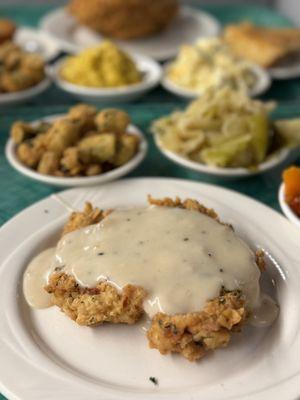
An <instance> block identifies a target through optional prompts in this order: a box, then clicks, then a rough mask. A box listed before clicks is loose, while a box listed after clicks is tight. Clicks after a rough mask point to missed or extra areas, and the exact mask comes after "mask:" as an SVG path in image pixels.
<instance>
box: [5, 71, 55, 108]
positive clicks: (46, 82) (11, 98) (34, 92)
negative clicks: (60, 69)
mask: <svg viewBox="0 0 300 400" xmlns="http://www.w3.org/2000/svg"><path fill="white" fill-rule="evenodd" d="M50 85H51V80H50V79H49V77H47V76H46V77H45V78H44V79H43V80H42V81H41V82H39V83H38V84H37V85H35V86H32V87H31V88H29V89H25V90H21V91H20V92H15V93H0V106H8V105H12V104H18V103H24V102H25V101H27V100H30V99H32V98H34V97H36V96H38V95H39V94H41V93H43V92H45V91H46V90H47V89H48V88H49V86H50Z"/></svg>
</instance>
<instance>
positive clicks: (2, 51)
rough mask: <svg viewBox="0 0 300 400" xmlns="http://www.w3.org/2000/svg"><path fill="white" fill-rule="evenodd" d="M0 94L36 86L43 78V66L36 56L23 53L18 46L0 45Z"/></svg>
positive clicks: (40, 59) (13, 44)
mask: <svg viewBox="0 0 300 400" xmlns="http://www.w3.org/2000/svg"><path fill="white" fill-rule="evenodd" d="M0 67H1V68H0V92H2V93H11V92H19V91H21V90H25V89H28V88H30V87H32V86H35V85H37V84H38V83H39V82H41V81H42V80H43V79H44V77H45V65H44V61H43V60H42V58H41V57H40V56H39V55H37V54H31V53H26V52H24V51H23V50H22V49H21V48H20V47H19V46H18V45H16V44H15V43H12V42H5V43H3V44H2V45H0Z"/></svg>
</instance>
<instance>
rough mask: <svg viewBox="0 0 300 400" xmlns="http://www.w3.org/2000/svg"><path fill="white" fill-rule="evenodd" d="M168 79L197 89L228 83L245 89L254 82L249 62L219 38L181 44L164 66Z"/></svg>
mask: <svg viewBox="0 0 300 400" xmlns="http://www.w3.org/2000/svg"><path fill="white" fill-rule="evenodd" d="M166 76H167V78H168V79H170V81H171V82H174V83H175V84H177V85H179V86H181V87H183V88H186V89H191V90H195V91H196V92H198V93H202V92H203V91H205V90H207V89H209V88H212V87H213V88H223V87H230V88H233V89H238V90H244V91H246V92H248V91H249V90H250V89H251V88H253V86H254V85H255V83H256V80H257V77H256V75H255V74H254V72H253V64H251V63H249V62H248V61H245V60H243V59H241V58H239V57H237V56H236V55H235V54H234V53H233V52H232V51H231V49H230V48H229V46H228V45H227V44H226V43H225V42H224V41H223V40H222V39H221V38H209V39H201V40H198V42H196V43H195V44H194V45H184V46H182V47H181V50H180V52H179V54H178V56H177V58H176V59H175V61H174V62H172V63H171V64H170V65H169V66H168V68H167V73H166Z"/></svg>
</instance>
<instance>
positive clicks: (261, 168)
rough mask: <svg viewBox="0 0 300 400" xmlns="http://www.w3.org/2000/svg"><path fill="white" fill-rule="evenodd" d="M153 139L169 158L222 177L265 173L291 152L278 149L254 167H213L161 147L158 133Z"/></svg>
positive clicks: (243, 176) (193, 169)
mask: <svg viewBox="0 0 300 400" xmlns="http://www.w3.org/2000/svg"><path fill="white" fill-rule="evenodd" d="M154 141H155V144H156V146H157V148H158V149H159V150H160V152H161V153H162V154H163V155H164V156H166V157H167V158H168V159H169V160H171V161H173V162H175V163H176V164H178V165H181V166H183V167H185V168H188V169H190V170H192V171H196V172H200V173H202V174H207V175H212V176H218V177H222V178H228V179H231V178H232V179H235V178H246V177H248V176H254V175H258V174H262V173H265V172H267V171H269V170H271V169H273V168H275V167H277V166H278V165H280V164H282V163H283V162H284V161H286V160H287V159H289V158H290V156H291V154H292V150H291V149H287V148H283V149H281V150H279V151H278V152H277V153H276V154H274V155H273V156H272V157H270V158H269V159H268V160H267V161H264V162H263V163H261V164H259V165H258V167H257V168H256V169H247V168H221V167H215V166H213V165H207V164H201V163H198V162H196V161H193V160H189V159H188V158H185V157H183V156H181V155H180V154H177V153H174V152H173V151H171V150H167V149H165V148H164V147H163V145H162V143H161V140H160V138H159V135H158V134H154Z"/></svg>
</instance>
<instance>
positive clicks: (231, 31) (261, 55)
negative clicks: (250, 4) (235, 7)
mask: <svg viewBox="0 0 300 400" xmlns="http://www.w3.org/2000/svg"><path fill="white" fill-rule="evenodd" d="M224 38H225V41H226V42H227V43H228V44H229V46H230V47H231V49H232V50H233V51H234V52H235V53H236V54H237V55H238V56H240V57H243V58H245V59H248V60H250V61H253V62H255V63H257V64H259V65H261V66H262V67H266V68H268V67H273V66H277V65H279V64H280V63H281V62H285V61H288V60H291V59H292V58H293V57H294V56H295V55H296V54H297V53H299V51H300V29H296V28H267V27H261V26H255V25H253V24H251V23H248V22H244V23H241V24H237V25H229V26H227V27H226V28H225V32H224Z"/></svg>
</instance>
